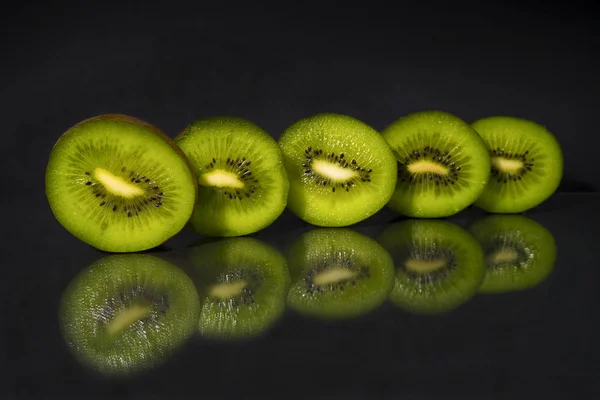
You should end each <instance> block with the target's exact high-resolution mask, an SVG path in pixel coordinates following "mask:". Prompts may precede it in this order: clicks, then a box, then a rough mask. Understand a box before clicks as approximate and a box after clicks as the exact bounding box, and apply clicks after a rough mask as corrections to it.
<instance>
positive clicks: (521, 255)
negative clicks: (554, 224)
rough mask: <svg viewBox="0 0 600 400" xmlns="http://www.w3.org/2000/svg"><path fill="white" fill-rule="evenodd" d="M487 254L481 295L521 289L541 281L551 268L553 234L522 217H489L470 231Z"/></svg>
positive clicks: (553, 249) (553, 258)
mask: <svg viewBox="0 0 600 400" xmlns="http://www.w3.org/2000/svg"><path fill="white" fill-rule="evenodd" d="M469 229H470V231H471V232H472V233H473V235H475V238H476V239H477V240H478V241H479V242H480V243H481V245H482V247H483V250H484V251H485V255H486V267H487V270H486V276H485V280H484V282H483V284H482V285H481V287H480V288H479V291H480V292H482V293H501V292H509V291H515V290H523V289H528V288H531V287H534V286H536V285H537V284H538V283H540V282H541V281H543V280H544V279H545V278H546V277H547V276H548V274H550V271H552V269H553V267H554V261H555V260H556V245H555V243H554V238H553V237H552V234H551V233H550V232H548V231H547V230H546V229H545V228H544V227H543V226H541V225H540V224H538V223H537V222H535V221H534V220H532V219H529V218H526V217H523V216H521V215H490V216H488V217H485V218H483V219H481V220H479V221H477V222H475V223H474V224H473V225H471V227H470V228H469Z"/></svg>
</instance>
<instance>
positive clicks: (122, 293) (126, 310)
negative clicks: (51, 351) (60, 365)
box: [59, 254, 200, 375]
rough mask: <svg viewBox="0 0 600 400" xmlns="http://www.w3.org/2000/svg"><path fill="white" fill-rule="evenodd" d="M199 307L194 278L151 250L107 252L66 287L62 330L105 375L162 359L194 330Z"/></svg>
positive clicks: (134, 369) (79, 356)
mask: <svg viewBox="0 0 600 400" xmlns="http://www.w3.org/2000/svg"><path fill="white" fill-rule="evenodd" d="M199 311H200V307H199V302H198V294H197V293H196V289H195V287H194V284H193V282H192V281H191V279H190V278H189V277H188V276H187V275H186V274H185V273H184V272H183V271H181V270H180V269H179V268H177V267H175V266H173V265H171V264H170V263H168V262H167V261H165V260H162V259H160V258H157V257H154V256H151V255H147V254H124V255H111V256H107V257H104V258H102V259H100V260H98V261H96V262H95V263H93V264H92V265H91V266H89V267H88V268H87V269H85V270H84V271H82V272H81V273H80V274H79V275H77V276H76V277H75V279H74V280H73V281H71V283H69V285H68V286H67V288H66V290H65V292H64V293H63V296H62V299H61V305H60V311H59V314H60V323H61V331H62V334H63V336H64V338H65V341H66V342H67V344H68V346H69V347H70V348H71V350H72V351H73V352H74V354H75V356H76V357H77V359H78V360H79V361H80V362H81V363H82V364H85V365H87V366H89V367H91V368H92V369H95V370H97V371H99V372H101V373H105V374H111V375H112V374H130V373H134V372H138V371H141V370H146V369H149V368H152V367H154V366H156V365H157V364H158V363H160V362H161V361H164V360H165V359H166V358H167V357H168V356H169V355H170V354H171V353H172V352H173V351H174V350H175V349H176V348H178V347H179V346H181V345H182V344H183V343H184V342H185V341H186V339H187V338H188V337H189V336H190V335H191V334H192V333H193V332H194V330H195V326H196V321H197V318H198V314H199Z"/></svg>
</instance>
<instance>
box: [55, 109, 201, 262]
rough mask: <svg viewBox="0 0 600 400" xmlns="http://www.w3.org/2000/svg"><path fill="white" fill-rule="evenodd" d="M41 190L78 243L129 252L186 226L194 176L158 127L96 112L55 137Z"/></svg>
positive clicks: (152, 244)
mask: <svg viewBox="0 0 600 400" xmlns="http://www.w3.org/2000/svg"><path fill="white" fill-rule="evenodd" d="M46 196H47V198H48V202H49V204H50V208H51V209H52V212H53V213H54V215H55V217H56V219H57V220H58V221H59V222H60V224H61V225H63V226H64V227H65V228H66V229H67V230H68V231H69V232H71V233H72V234H73V235H74V236H76V237H77V238H79V239H80V240H82V241H83V242H85V243H88V244H90V245H92V246H94V247H96V248H98V249H100V250H104V251H108V252H134V251H142V250H147V249H150V248H153V247H156V246H158V245H159V244H161V243H163V242H165V241H166V240H167V239H169V238H170V237H172V236H173V235H175V234H176V233H177V232H179V231H180V230H181V229H182V228H183V227H184V226H185V224H186V223H187V221H188V219H189V218H190V216H191V214H192V210H193V207H194V203H195V197H196V182H195V179H194V177H193V175H192V171H191V170H190V168H189V167H188V164H187V160H186V159H185V156H183V154H182V153H181V152H180V151H179V150H178V149H177V147H176V146H175V145H174V143H173V142H172V141H171V140H170V139H169V138H168V137H167V136H166V135H164V134H163V133H161V132H160V131H158V129H156V128H154V127H152V126H150V125H148V124H146V123H144V122H142V121H139V120H136V119H135V118H132V117H128V116H124V115H102V116H98V117H95V118H91V119H88V120H85V121H82V122H81V123H79V124H77V125H75V126H74V127H72V128H71V129H69V130H68V131H67V132H66V133H64V134H63V135H62V136H61V137H60V139H59V140H58V141H57V142H56V144H55V145H54V147H53V148H52V151H51V153H50V158H49V161H48V165H47V169H46Z"/></svg>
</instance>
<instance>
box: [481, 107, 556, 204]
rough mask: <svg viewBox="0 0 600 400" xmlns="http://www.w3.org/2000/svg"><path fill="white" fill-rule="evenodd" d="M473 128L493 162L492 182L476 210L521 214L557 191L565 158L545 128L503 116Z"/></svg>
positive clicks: (489, 118)
mask: <svg viewBox="0 0 600 400" xmlns="http://www.w3.org/2000/svg"><path fill="white" fill-rule="evenodd" d="M472 127H473V128H474V129H475V130H476V131H477V132H478V133H479V134H480V135H481V137H482V138H483V141H484V142H485V144H486V146H487V148H488V150H489V152H490V157H491V160H492V164H491V165H492V168H491V174H492V175H491V179H490V181H489V183H488V185H487V187H486V188H485V190H484V191H483V193H482V194H481V196H480V197H479V199H478V200H477V202H475V205H476V206H478V207H480V208H482V209H484V210H486V211H489V212H493V213H520V212H522V211H526V210H528V209H531V208H533V207H535V206H537V205H539V204H540V203H542V202H543V201H544V200H546V199H547V198H548V197H550V196H551V195H552V194H553V193H554V192H555V191H556V189H557V188H558V185H559V184H560V181H561V178H562V173H563V155H562V150H561V148H560V144H559V143H558V141H557V140H556V138H555V137H554V135H553V134H552V133H551V132H550V131H548V130H547V129H546V128H545V127H543V126H541V125H539V124H537V123H535V122H533V121H529V120H526V119H522V118H515V117H504V116H496V117H487V118H483V119H480V120H478V121H475V122H474V123H473V124H472Z"/></svg>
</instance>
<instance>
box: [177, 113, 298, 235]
mask: <svg viewBox="0 0 600 400" xmlns="http://www.w3.org/2000/svg"><path fill="white" fill-rule="evenodd" d="M175 142H176V143H177V145H178V146H179V147H180V148H181V150H182V151H183V152H184V153H185V154H186V155H187V157H188V158H189V160H190V162H191V164H192V166H193V168H194V172H195V174H196V176H197V178H198V183H199V186H198V201H197V203H196V206H195V208H194V212H193V214H192V217H191V220H190V224H191V226H192V228H193V229H194V230H195V231H196V232H198V233H200V234H204V235H208V236H218V237H225V236H241V235H246V234H250V233H253V232H257V231H259V230H261V229H263V228H265V227H267V226H268V225H270V224H271V223H272V222H273V221H275V219H277V217H278V216H279V215H280V214H281V213H282V212H283V210H284V209H285V206H286V204H287V196H288V188H289V183H288V180H287V175H286V173H285V168H284V166H283V160H282V155H281V150H280V148H279V146H278V145H277V142H276V141H275V139H273V138H272V137H271V136H269V135H268V134H267V133H266V132H265V131H264V130H262V129H261V128H260V127H258V126H257V125H255V124H253V123H252V122H250V121H247V120H244V119H242V118H237V117H212V118H206V119H201V120H198V121H196V122H194V123H192V124H190V125H189V126H188V127H187V128H186V129H185V130H184V131H183V132H182V133H181V134H180V135H179V136H178V137H177V138H175Z"/></svg>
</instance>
